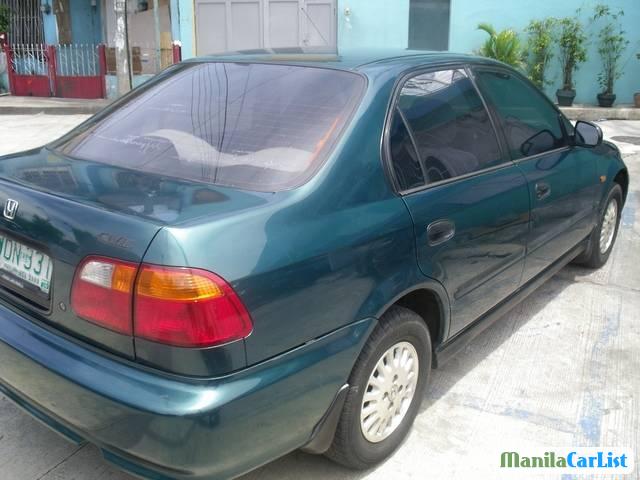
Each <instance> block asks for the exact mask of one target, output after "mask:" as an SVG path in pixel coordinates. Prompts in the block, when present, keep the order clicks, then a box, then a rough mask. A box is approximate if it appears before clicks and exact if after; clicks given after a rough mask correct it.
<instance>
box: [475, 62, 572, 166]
mask: <svg viewBox="0 0 640 480" xmlns="http://www.w3.org/2000/svg"><path fill="white" fill-rule="evenodd" d="M476 76H477V81H478V86H479V88H480V90H481V91H482V93H483V95H485V97H486V98H487V101H488V102H489V103H490V104H491V105H492V106H493V108H494V109H495V110H496V112H497V114H498V118H499V120H500V123H501V125H502V129H503V131H504V135H505V137H506V139H507V143H508V145H509V150H510V152H511V156H512V158H513V159H518V158H522V157H529V156H531V155H537V154H540V153H544V152H547V151H549V150H554V149H556V148H561V147H564V146H566V145H567V139H566V138H565V135H564V132H563V131H562V127H561V124H560V115H559V114H558V112H557V111H556V109H555V108H553V107H552V106H551V104H550V103H549V102H548V101H547V100H546V99H545V98H544V96H543V94H542V93H541V92H540V91H538V90H537V89H536V88H535V87H534V86H533V85H530V84H529V83H527V82H525V81H524V80H523V79H521V78H520V77H519V76H517V75H512V74H509V73H506V72H498V71H490V70H478V71H477V72H476Z"/></svg>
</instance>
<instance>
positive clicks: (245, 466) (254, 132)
mask: <svg viewBox="0 0 640 480" xmlns="http://www.w3.org/2000/svg"><path fill="white" fill-rule="evenodd" d="M628 185H629V177H628V173H627V169H626V167H625V165H624V163H623V162H622V160H621V157H620V153H619V151H618V150H617V149H616V147H615V146H613V145H612V144H610V143H607V142H604V141H603V140H602V132H601V131H600V129H599V128H598V127H597V126H595V125H593V124H590V123H586V122H578V123H577V124H575V125H573V124H572V123H571V122H569V121H568V120H567V119H566V118H565V116H564V115H563V114H562V113H561V112H560V111H559V110H558V109H557V108H556V107H555V106H554V105H553V104H552V103H551V102H550V101H549V100H548V99H547V98H546V97H545V96H544V94H543V93H541V92H540V91H538V90H537V89H536V88H535V87H534V86H532V84H531V83H529V81H528V80H526V79H525V78H524V77H523V76H522V75H521V74H520V73H518V72H516V71H514V70H512V69H511V68H509V67H507V66H505V65H503V64H500V63H497V62H494V61H491V60H487V59H482V58H477V57H473V56H466V55H455V54H445V53H419V52H410V51H403V52H395V53H394V52H375V51H360V52H351V53H344V54H342V55H324V54H317V53H316V54H313V55H310V56H305V55H299V54H296V53H291V52H289V53H277V52H273V51H271V52H256V51H254V52H251V53H245V54H242V53H239V54H233V55H227V56H219V57H206V58H197V59H193V60H189V61H186V62H183V63H181V64H178V65H175V66H173V67H171V68H169V69H167V70H166V71H164V72H163V73H161V74H160V75H158V76H157V77H155V78H154V79H152V80H151V81H149V82H147V83H146V84H144V85H143V86H141V87H139V88H137V89H135V90H134V91H132V92H131V93H130V94H128V95H126V96H124V97H123V98H121V99H120V100H118V101H117V102H115V103H113V104H112V105H111V106H109V107H108V108H107V109H105V110H104V111H102V112H101V113H99V114H97V115H95V116H94V117H92V118H91V119H89V120H88V121H86V122H85V123H83V124H82V125H80V126H79V127H78V128H76V129H75V130H73V131H72V132H70V133H69V134H67V135H66V136H64V137H62V138H60V139H59V140H57V141H55V142H53V143H51V144H49V145H46V146H45V147H43V148H39V149H35V150H31V151H27V152H22V153H19V154H14V155H9V156H5V157H2V158H0V210H1V211H2V213H3V215H2V217H1V218H0V392H2V393H3V394H4V395H6V396H7V397H9V398H10V399H11V400H13V401H15V402H16V403H17V404H18V405H20V406H21V407H23V408H24V409H25V410H26V411H28V412H29V413H31V414H32V415H34V416H35V417H37V418H38V419H39V420H41V421H42V422H44V423H46V424H47V425H48V426H50V427H51V428H53V429H55V430H56V431H58V432H59V433H61V434H63V435H65V436H66V437H67V438H69V439H70V440H72V441H75V442H90V443H92V444H95V445H96V446H97V447H98V448H99V449H100V450H101V451H102V452H103V454H104V456H105V458H106V459H107V460H108V461H110V462H112V463H114V464H116V465H117V466H119V467H120V468H122V469H124V470H126V471H129V472H130V473H132V474H135V475H138V476H140V477H143V478H153V479H169V478H175V479H210V480H213V479H228V478H233V477H236V476H238V475H240V474H242V473H244V472H247V471H249V470H251V469H254V468H256V467H258V466H260V465H262V464H264V463H266V462H269V461H271V460H273V459H275V458H278V457H280V456H282V455H284V454H286V453H288V452H290V451H292V450H295V449H299V448H303V449H305V450H306V451H309V452H313V453H323V454H326V455H328V456H329V457H330V458H332V459H334V460H336V461H337V462H339V463H341V464H343V465H346V466H348V467H352V468H368V467H370V466H372V465H374V464H376V463H378V462H380V461H382V460H384V459H385V458H387V457H388V456H389V455H391V454H392V452H393V451H394V450H395V449H396V448H397V447H398V446H399V445H400V444H401V442H402V440H403V438H404V437H405V436H406V435H407V433H408V431H409V429H410V428H411V424H412V422H413V421H414V418H415V416H416V414H417V412H418V408H419V406H420V403H421V401H422V399H423V397H424V395H425V389H427V388H428V384H429V375H430V372H431V370H432V368H436V367H437V366H438V365H441V364H442V363H443V362H445V361H446V360H447V359H449V358H450V357H451V356H452V355H454V354H455V353H456V352H458V351H459V350H461V349H462V348H463V347H464V345H465V344H466V343H467V342H469V341H470V340H471V339H472V338H473V337H474V336H475V335H477V334H478V333H479V332H480V331H482V330H483V329H485V328H486V327H487V326H488V325H490V324H491V323H492V322H493V321H494V320H496V319H498V318H499V317H501V316H503V315H504V313H505V312H506V311H507V310H508V309H509V308H511V307H512V306H513V305H515V304H516V303H517V302H518V301H520V300H522V299H523V298H524V297H525V296H527V295H528V294H529V293H531V292H532V291H533V290H534V289H535V288H537V287H538V286H539V285H540V284H541V283H542V282H544V281H545V280H546V279H548V278H549V277H550V276H552V275H553V274H554V273H555V272H557V271H558V270H559V269H560V268H562V267H563V266H564V265H566V264H567V263H569V262H572V261H574V262H579V263H582V264H584V265H587V266H589V267H593V268H597V267H600V266H601V265H603V264H604V263H605V262H606V261H607V258H608V256H609V254H610V252H611V249H612V247H613V244H614V242H615V239H616V234H617V230H618V224H619V221H620V212H621V210H622V208H623V205H624V202H625V197H626V195H627V189H628ZM443 434H446V432H443Z"/></svg>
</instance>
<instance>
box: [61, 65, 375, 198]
mask: <svg viewBox="0 0 640 480" xmlns="http://www.w3.org/2000/svg"><path fill="white" fill-rule="evenodd" d="M363 87H364V80H363V78H362V77H360V76H359V75H356V74H353V73H349V72H343V71H337V70H330V69H324V68H311V67H300V66H290V65H274V64H248V63H191V64H184V65H181V66H180V67H178V68H177V69H176V71H175V72H174V73H172V74H170V75H166V76H165V78H164V79H162V80H160V81H156V82H152V84H151V86H149V87H146V88H145V87H142V88H141V89H140V90H137V91H134V92H133V93H132V94H131V95H130V97H128V98H125V100H124V104H122V105H119V106H118V107H117V108H114V109H112V110H111V111H110V112H109V113H108V114H107V115H106V116H103V117H101V118H98V120H97V121H95V122H93V123H89V124H87V125H85V126H83V127H81V128H80V129H78V130H76V131H73V132H71V134H70V135H67V136H66V137H64V138H63V139H62V140H61V141H59V142H57V143H56V144H54V145H53V148H54V149H56V150H57V151H59V152H61V153H63V154H65V155H69V156H72V157H77V158H81V159H85V160H90V161H95V162H100V163H106V164H109V165H116V166H120V167H125V168H130V169H133V170H138V171H144V172H152V173H157V174H161V175H166V176H170V177H176V178H181V179H191V180H196V181H201V182H206V183H212V184H215V185H224V186H230V187H238V188H244V189H249V190H258V191H278V190H283V189H287V188H292V187H295V186H298V185H300V184H301V183H303V182H304V181H305V180H306V179H308V178H309V176H310V175H312V174H313V173H314V172H315V171H316V170H317V168H318V167H319V165H320V164H321V163H322V162H323V161H324V159H325V158H326V156H327V154H328V150H329V149H330V147H331V145H332V144H333V143H334V142H335V140H336V138H337V136H338V135H339V133H340V131H341V130H342V128H343V126H344V125H345V123H346V122H347V121H348V120H349V118H350V115H351V113H352V112H353V110H354V109H355V108H356V106H357V104H358V102H359V99H360V97H361V92H362V90H363Z"/></svg>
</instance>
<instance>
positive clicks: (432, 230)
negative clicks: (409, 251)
mask: <svg viewBox="0 0 640 480" xmlns="http://www.w3.org/2000/svg"><path fill="white" fill-rule="evenodd" d="M455 234H456V225H455V223H453V222H452V221H451V220H446V219H443V220H436V221H435V222H431V223H430V224H429V226H428V227H427V241H428V242H429V246H431V247H434V246H436V245H440V244H441V243H444V242H446V241H447V240H451V239H452V238H453V236H454V235H455Z"/></svg>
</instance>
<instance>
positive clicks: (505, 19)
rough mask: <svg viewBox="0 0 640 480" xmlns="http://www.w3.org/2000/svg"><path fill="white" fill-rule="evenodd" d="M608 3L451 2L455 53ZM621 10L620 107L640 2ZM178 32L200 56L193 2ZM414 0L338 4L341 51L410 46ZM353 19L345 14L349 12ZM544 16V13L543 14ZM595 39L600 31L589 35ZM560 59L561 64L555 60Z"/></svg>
mask: <svg viewBox="0 0 640 480" xmlns="http://www.w3.org/2000/svg"><path fill="white" fill-rule="evenodd" d="M598 1H607V0H594V1H593V2H590V1H589V0H564V1H561V2H560V1H558V0H536V1H531V0H511V1H510V2H504V0H482V1H479V0H451V21H450V31H449V50H451V51H455V52H464V53H472V52H474V51H475V50H477V49H478V48H479V47H480V45H482V42H483V41H484V39H485V38H486V34H484V33H483V32H480V31H478V30H477V26H478V23H480V22H483V21H488V22H490V23H492V24H493V25H494V26H495V27H496V28H497V29H503V28H509V27H510V28H514V29H516V30H517V31H518V32H522V31H523V30H524V28H525V27H526V25H527V24H528V23H529V21H530V20H532V19H534V18H543V17H544V16H546V14H545V13H544V12H548V14H549V15H553V16H555V17H561V16H570V15H573V14H574V13H575V11H576V9H578V8H579V7H582V8H583V10H584V13H583V14H582V18H583V20H584V21H585V23H586V21H587V17H588V15H589V14H590V12H591V11H592V10H590V9H589V7H591V9H592V8H593V5H594V4H595V3H598ZM610 3H611V5H612V6H614V7H616V8H622V9H623V10H624V11H625V16H624V17H623V23H624V28H625V30H626V35H627V36H628V38H629V40H630V45H629V48H628V49H627V53H626V54H625V58H624V59H623V62H624V75H623V77H622V78H621V79H620V80H618V82H617V84H616V93H617V95H618V99H617V102H618V103H632V101H633V93H634V92H636V91H640V80H639V79H640V60H637V59H636V57H635V54H636V52H640V28H638V26H639V25H640V1H639V0H613V1H611V2H610ZM174 4H175V5H176V7H177V8H172V11H171V14H172V28H173V32H174V38H176V39H179V40H180V41H181V42H182V53H183V57H184V58H189V57H192V56H194V55H195V48H194V37H195V35H194V29H193V0H172V7H173V5H174ZM409 4H410V0H338V2H337V12H336V14H337V27H338V48H339V49H341V48H355V47H389V48H406V47H407V44H408V31H409V30H408V29H409ZM347 8H348V9H349V10H350V15H348V16H347V15H345V10H346V9H347ZM541 12H542V13H541ZM589 36H590V37H591V38H595V32H591V33H590V35H589ZM596 48H597V47H596V45H595V43H594V42H592V43H591V45H589V49H588V51H589V53H588V60H587V62H586V63H585V64H583V65H582V66H581V67H580V69H579V70H578V72H577V73H576V76H575V81H576V90H577V97H576V102H577V103H595V102H596V94H597V93H598V92H599V86H598V82H597V79H598V72H599V71H600V65H601V63H600V59H599V56H598V53H597V50H596ZM554 60H557V58H556V59H554ZM549 80H550V81H551V85H549V86H548V87H547V88H546V91H547V94H548V95H549V96H550V97H551V98H555V90H556V89H557V88H558V87H559V86H560V85H559V84H560V71H559V68H558V65H557V62H555V61H554V62H553V68H552V69H551V71H550V75H549Z"/></svg>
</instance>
